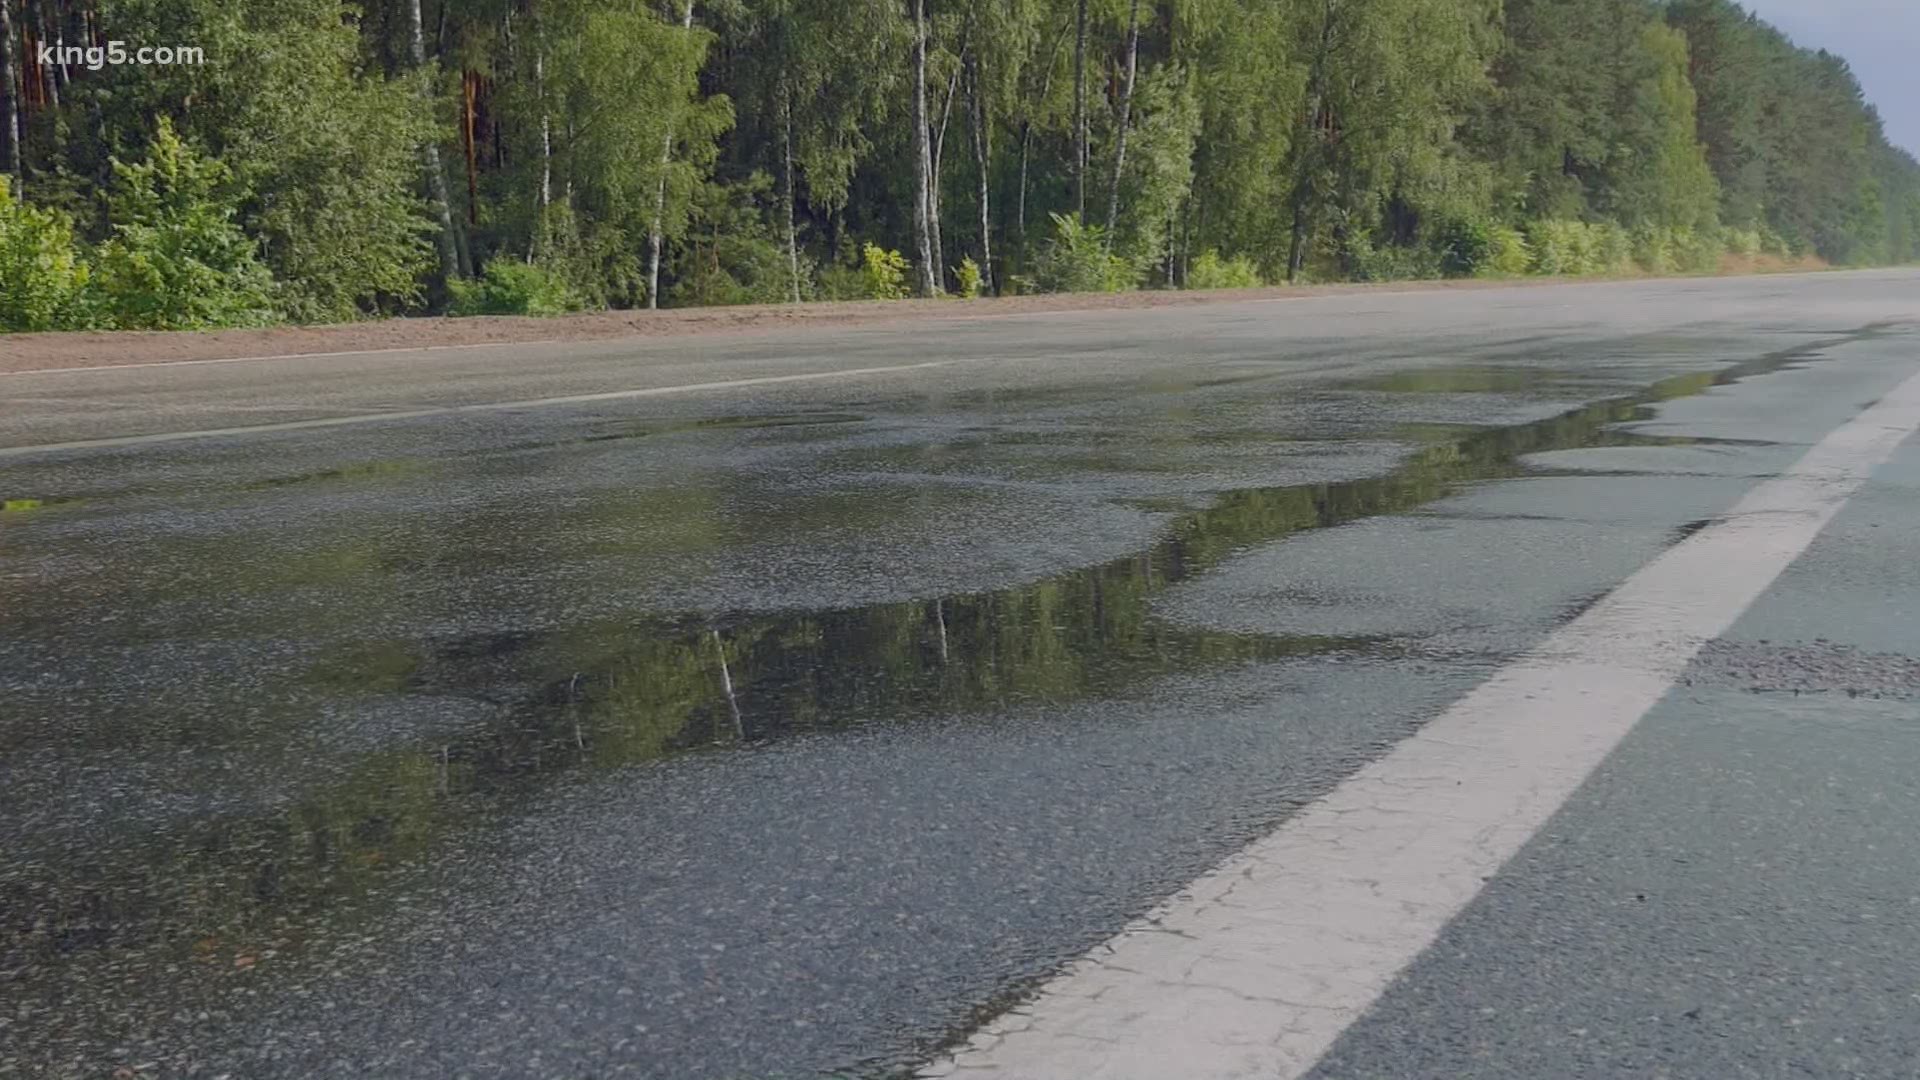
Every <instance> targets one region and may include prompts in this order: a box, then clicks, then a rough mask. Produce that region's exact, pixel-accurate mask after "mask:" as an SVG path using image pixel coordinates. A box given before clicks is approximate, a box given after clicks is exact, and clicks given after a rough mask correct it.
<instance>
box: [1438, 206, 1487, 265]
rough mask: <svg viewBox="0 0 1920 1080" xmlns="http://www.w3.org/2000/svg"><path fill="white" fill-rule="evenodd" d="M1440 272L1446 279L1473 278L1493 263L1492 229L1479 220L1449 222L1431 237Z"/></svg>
mask: <svg viewBox="0 0 1920 1080" xmlns="http://www.w3.org/2000/svg"><path fill="white" fill-rule="evenodd" d="M1433 243H1434V248H1435V250H1436V251H1437V252H1438V253H1439V255H1440V272H1441V273H1442V274H1444V275H1446V276H1447V277H1473V276H1475V275H1477V274H1482V273H1485V272H1486V271H1487V268H1488V267H1489V265H1490V264H1491V263H1492V262H1493V255H1494V247H1493V227H1492V226H1490V225H1488V224H1486V223H1484V222H1479V221H1462V220H1458V219H1456V220H1454V221H1449V222H1447V223H1446V225H1444V226H1442V227H1441V229H1440V230H1439V232H1438V233H1436V234H1435V236H1434V241H1433Z"/></svg>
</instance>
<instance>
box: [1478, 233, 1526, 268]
mask: <svg viewBox="0 0 1920 1080" xmlns="http://www.w3.org/2000/svg"><path fill="white" fill-rule="evenodd" d="M1487 247H1488V254H1487V262H1486V265H1485V267H1483V269H1482V272H1483V273H1486V274H1497V275H1499V276H1501V277H1519V276H1520V275H1522V274H1524V273H1526V272H1527V271H1528V270H1531V269H1532V268H1533V248H1531V247H1529V246H1528V245H1527V236H1526V234H1525V233H1523V232H1521V231H1520V230H1519V229H1515V228H1510V227H1508V226H1506V225H1495V226H1492V227H1491V228H1489V229H1488V230H1487Z"/></svg>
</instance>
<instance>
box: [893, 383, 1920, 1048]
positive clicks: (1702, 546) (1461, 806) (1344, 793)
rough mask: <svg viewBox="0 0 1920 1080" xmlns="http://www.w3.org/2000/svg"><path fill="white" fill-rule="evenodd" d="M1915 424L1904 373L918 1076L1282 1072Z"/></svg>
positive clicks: (1912, 387) (1919, 396)
mask: <svg viewBox="0 0 1920 1080" xmlns="http://www.w3.org/2000/svg"><path fill="white" fill-rule="evenodd" d="M1917 428H1920V375H1916V376H1914V377H1912V378H1909V379H1908V380H1907V381H1906V382H1904V383H1902V384H1901V386H1900V387H1899V389H1897V390H1895V391H1894V392H1893V393H1891V394H1889V395H1888V396H1887V397H1885V398H1882V399H1881V400H1880V401H1879V402H1878V403H1877V404H1875V405H1873V406H1872V407H1870V408H1868V409H1867V410H1866V411H1865V412H1863V413H1861V414H1860V415H1859V416H1858V417H1856V418H1854V419H1853V420H1851V421H1849V422H1848V423H1846V424H1845V425H1842V426H1841V427H1839V428H1837V429H1835V430H1834V431H1833V432H1831V433H1830V434H1828V435H1827V436H1826V438H1824V439H1823V440H1821V442H1820V443H1819V444H1818V445H1816V446H1815V447H1814V448H1813V449H1812V450H1810V451H1809V452H1808V453H1807V454H1806V456H1805V457H1803V458H1801V459H1800V460H1799V461H1798V462H1797V463H1796V464H1795V465H1794V466H1793V467H1792V468H1790V469H1788V470H1787V471H1786V472H1785V473H1783V474H1781V475H1780V476H1778V477H1775V478H1774V479H1771V480H1768V481H1766V482H1764V483H1762V484H1760V485H1759V486H1757V487H1755V488H1754V489H1753V490H1752V491H1750V492H1749V493H1748V494H1747V495H1746V497H1745V498H1743V499H1741V501H1740V502H1739V503H1738V504H1737V505H1736V506H1734V508H1733V509H1732V510H1731V511H1730V512H1729V513H1728V514H1727V516H1726V517H1725V518H1724V519H1722V520H1721V521H1720V522H1719V523H1717V524H1715V525H1711V526H1709V527H1708V528H1706V529H1703V530H1701V531H1700V532H1698V533H1696V534H1694V535H1693V536H1692V537H1690V538H1688V539H1687V540H1685V541H1683V542H1682V543H1680V544H1678V545H1676V546H1675V547H1673V548H1672V549H1670V550H1669V551H1667V552H1666V553H1665V554H1663V555H1662V556H1661V557H1660V558H1658V559H1656V560H1654V561H1653V562H1652V563H1649V564H1648V565H1647V566H1645V567H1644V568H1642V569H1641V570H1640V571H1639V572H1638V573H1636V574H1634V576H1633V577H1631V578H1629V579H1628V580H1627V581H1626V582H1625V583H1624V584H1622V585H1621V586H1620V587H1619V588H1618V589H1616V590H1614V591H1613V592H1612V593H1611V594H1609V595H1608V596H1607V597H1606V598H1605V599H1604V600H1602V601H1601V602H1600V603H1599V604H1597V605H1595V606H1594V607H1593V608H1591V609H1589V610H1588V611H1587V612H1586V613H1585V614H1584V615H1582V616H1580V617H1579V618H1578V619H1576V620H1574V621H1573V622H1571V623H1569V624H1568V625H1567V626H1565V627H1564V628H1562V629H1561V630H1560V631H1558V632H1557V633H1555V634H1553V635H1552V636H1551V637H1549V638H1548V639H1547V641H1546V642H1545V643H1544V644H1543V645H1541V646H1540V647H1539V648H1537V649H1534V650H1533V651H1531V652H1529V653H1528V654H1526V655H1525V656H1523V657H1521V658H1520V659H1518V660H1516V661H1515V662H1514V663H1513V664H1511V665H1509V666H1508V667H1506V668H1503V669H1502V670H1501V671H1500V672H1498V673H1497V674H1496V675H1495V676H1494V677H1493V678H1492V679H1490V680H1489V681H1487V682H1486V683H1485V684H1483V685H1482V686H1480V687H1479V688H1478V689H1476V690H1474V691H1473V692H1472V693H1470V694H1468V695H1467V696H1466V697H1465V698H1463V699H1461V700H1460V701H1459V702H1458V703H1456V704H1455V705H1454V706H1453V707H1452V708H1450V709H1448V710H1447V711H1446V712H1445V713H1443V714H1442V715H1441V716H1440V717H1439V718H1438V719H1436V720H1434V721H1432V722H1431V723H1429V724H1428V725H1427V726H1426V727H1425V728H1423V729H1421V731H1420V732H1419V733H1418V734H1416V735H1414V736H1413V737H1412V738H1410V739H1408V740H1406V741H1405V742H1403V743H1401V744H1400V745H1399V746H1398V747H1397V748H1395V749H1394V750H1393V751H1392V752H1391V753H1389V754H1388V755H1387V756H1386V757H1383V758H1381V759H1380V760H1378V761H1376V762H1374V763H1373V764H1371V765H1368V766H1366V767H1365V768H1363V769H1361V770H1360V771H1359V772H1358V773H1357V774H1355V775H1354V776H1353V777H1352V778H1351V779H1349V780H1347V781H1346V782H1344V783H1342V784H1341V785H1340V786H1339V787H1337V788H1336V789H1334V790H1333V791H1332V792H1331V793H1330V794H1328V795H1327V796H1326V797H1325V798H1323V799H1321V800H1319V801H1318V802H1315V803H1313V804H1311V805H1309V806H1307V807H1306V808H1305V809H1303V810H1302V811H1301V812H1300V813H1299V814H1298V815H1297V816H1295V817H1293V818H1291V819H1289V820H1288V821H1287V823H1286V824H1284V825H1282V826H1281V827H1280V828H1279V829H1278V830H1276V831H1275V832H1274V833H1272V834H1270V835H1269V836H1267V837H1266V838H1265V839H1262V840H1260V841H1257V842H1255V843H1254V844H1253V845H1252V846H1250V847H1248V848H1247V849H1246V850H1244V851H1242V852H1241V853H1240V854H1238V855H1236V856H1234V857H1233V858H1231V859H1229V860H1228V861H1227V862H1226V863H1225V864H1223V865H1222V866H1220V867H1219V868H1217V869H1215V870H1214V871H1212V872H1210V873H1208V874H1207V875H1205V876H1204V877H1202V878H1200V879H1199V880H1198V881H1196V882H1194V883H1193V884H1192V885H1191V886H1190V887H1189V888H1188V889H1187V890H1186V891H1185V892H1184V893H1182V894H1181V895H1180V896H1178V897H1176V898H1174V899H1173V900H1171V901H1169V902H1168V903H1167V904H1165V905H1163V906H1162V907H1161V908H1160V909H1158V910H1157V911H1155V912H1154V913H1153V914H1152V915H1150V916H1148V917H1147V918H1146V919H1144V920H1142V921H1141V922H1139V923H1137V924H1135V925H1134V926H1132V927H1130V928H1128V929H1127V930H1125V931H1123V932H1122V933H1120V934H1119V935H1118V936H1116V937H1114V938H1113V939H1111V940H1109V941H1108V942H1106V943H1105V944H1104V945H1102V946H1100V947H1098V948H1096V949H1094V950H1093V951H1092V952H1090V953H1088V954H1087V955H1086V956H1084V957H1082V958H1081V959H1079V960H1077V961H1075V962H1074V963H1073V964H1072V965H1071V966H1069V968H1068V969H1067V970H1066V971H1065V972H1064V973H1062V974H1061V975H1059V976H1057V977H1056V978H1054V979H1053V980H1052V981H1050V982H1048V983H1047V984H1046V985H1045V986H1044V987H1043V988H1042V990H1041V992H1040V994H1039V996H1038V997H1037V998H1036V999H1035V1000H1034V1001H1033V1002H1032V1003H1030V1004H1028V1005H1026V1006H1022V1007H1020V1008H1017V1009H1015V1010H1013V1012H1011V1013H1010V1014H1008V1015H1007V1016H1005V1017H1003V1018H1001V1019H1000V1020H999V1021H997V1022H995V1023H993V1024H991V1025H989V1026H988V1027H986V1028H985V1029H983V1030H982V1031H981V1032H979V1033H978V1034H977V1035H976V1036H975V1037H974V1038H973V1039H972V1040H971V1041H970V1042H969V1044H968V1045H967V1046H965V1047H963V1048H962V1049H961V1050H960V1051H959V1052H958V1054H957V1055H956V1056H952V1057H947V1058H944V1059H941V1060H939V1061H936V1062H934V1063H933V1064H931V1065H929V1066H927V1067H926V1068H925V1069H924V1070H922V1073H921V1075H923V1076H928V1077H935V1076H949V1075H955V1076H962V1077H983V1078H984V1077H996V1078H1007V1080H1171V1078H1174V1077H1178V1078H1180V1080H1237V1078H1243V1077H1244V1078H1249V1080H1251V1078H1254V1077H1258V1078H1260V1080H1293V1078H1297V1077H1299V1076H1301V1075H1302V1074H1304V1073H1306V1072H1307V1071H1308V1070H1310V1069H1311V1068H1312V1067H1313V1066H1314V1064H1315V1063H1316V1062H1317V1061H1319V1059H1320V1057H1321V1056H1322V1055H1323V1054H1325V1053H1326V1051H1327V1049H1328V1048H1329V1047H1331V1046H1332V1045H1333V1042H1334V1040H1335V1039H1336V1038H1338V1037H1339V1035H1340V1033H1341V1032H1342V1031H1344V1030H1346V1028H1347V1027H1348V1026H1349V1025H1350V1024H1352V1023H1353V1022H1354V1021H1355V1020H1357V1019H1358V1018H1359V1017H1360V1016H1361V1014H1362V1013H1363V1012H1364V1011H1365V1010H1366V1009H1367V1008H1368V1006H1370V1005H1371V1004H1372V1003H1373V1002H1374V1000H1375V999H1376V998H1378V997H1379V996H1380V994H1381V993H1382V992H1383V991H1384V990H1385V989H1386V988H1387V986H1388V984H1389V983H1391V982H1392V980H1393V978H1394V977H1395V975H1396V974H1398V973H1399V972H1400V971H1401V970H1402V969H1404V968H1405V967H1406V966H1407V965H1408V964H1409V963H1411V962H1412V961H1413V959H1414V958H1415V957H1416V956H1418V955H1419V954H1420V952H1421V951H1422V950H1424V949H1425V948H1426V947H1427V946H1428V945H1430V944H1431V943H1432V942H1433V940H1434V939H1435V938H1436V937H1437V936H1438V935H1439V933H1440V931H1441V930H1442V929H1443V928H1444V927H1445V926H1446V924H1447V923H1448V922H1449V921H1451V920H1452V918H1453V917H1454V916H1455V915H1456V914H1458V913H1459V911H1460V910H1461V908H1463V907H1464V906H1466V904H1467V902H1468V901H1470V900H1472V899H1473V897H1474V896H1475V895H1476V894H1478V893H1479V892H1480V889H1481V888H1482V886H1483V884H1484V883H1485V881H1486V879H1487V878H1488V877H1490V876H1492V875H1493V874H1494V873H1495V872H1496V871H1498V870H1499V869H1500V867H1501V866H1502V865H1503V864H1504V863H1505V862H1506V861H1507V860H1508V858H1510V857H1511V856H1512V855H1513V854H1514V853H1515V852H1516V851H1518V850H1519V849H1520V847H1521V845H1523V844H1524V843H1526V841H1527V840H1528V839H1529V838H1531V837H1532V836H1533V834H1534V833H1535V832H1536V831H1538V830H1539V828H1540V827H1541V826H1542V825H1543V824H1545V823H1546V820H1547V818H1548V817H1549V816H1550V815H1552V814H1553V812H1554V811H1555V810H1556V809H1558V808H1559V807H1560V805H1561V804H1562V803H1563V802H1565V801H1566V799H1567V798H1568V797H1569V796H1570V795H1572V794H1573V792H1574V789H1575V788H1576V787H1578V786H1579V785H1580V783H1581V782H1582V781H1583V780H1585V778H1586V777H1587V775H1588V774H1589V773H1590V772H1592V770H1593V769H1594V768H1595V767H1596V766H1597V765H1599V763H1600V761H1601V760H1602V759H1603V758H1604V757H1605V756H1606V755H1607V753H1608V752H1609V751H1611V750H1612V749H1613V748H1614V746H1615V745H1617V744H1618V743H1619V742H1620V740H1621V739H1622V738H1624V737H1625V736H1626V734H1627V732H1628V731H1630V730H1632V728H1633V726H1634V725H1635V724H1636V723H1638V722H1639V720H1640V717H1641V716H1642V715H1644V714H1645V713H1646V712H1647V710H1648V709H1650V708H1652V707H1653V706H1654V705H1655V704H1656V703H1657V702H1659V701H1660V699H1661V698H1662V697H1664V696H1665V695H1666V693H1667V691H1668V690H1669V689H1670V688H1671V687H1672V686H1673V684H1674V682H1675V681H1676V680H1677V679H1678V678H1679V676H1680V674H1681V673H1682V671H1683V670H1684V669H1685V668H1686V666H1687V664H1688V662H1689V661H1690V660H1691V659H1692V658H1693V656H1694V654H1695V653H1696V652H1698V651H1699V649H1700V648H1701V646H1703V645H1705V644H1706V643H1707V642H1709V641H1711V640H1713V639H1714V638H1716V637H1718V636H1719V635H1721V634H1722V633H1725V632H1726V630H1727V628H1728V627H1729V626H1731V625H1732V623H1733V621H1734V620H1735V619H1736V618H1738V617H1739V615H1740V613H1741V612H1742V611H1744V610H1745V609H1746V608H1747V606H1748V605H1749V604H1751V603H1752V602H1753V601H1754V600H1755V599H1756V598H1758V597H1759V596H1760V595H1761V594H1762V593H1763V592H1765V591H1766V589H1767V588H1768V586H1770V585H1771V584H1772V583H1773V580H1774V579H1775V578H1776V577H1777V576H1779V574H1780V573H1781V571H1783V570H1784V569H1786V567H1787V566H1788V565H1789V564H1790V563H1792V562H1793V560H1794V559H1796V558H1798V557H1799V556H1800V553H1801V552H1803V551H1805V550H1806V548H1807V545H1809V544H1811V543H1812V542H1813V539H1814V537H1815V536H1817V535H1818V534H1819V533H1820V530H1821V529H1823V528H1825V526H1826V524H1827V522H1829V521H1830V520H1832V518H1833V516H1834V515H1835V514H1836V513H1838V512H1839V510H1840V508H1841V506H1842V505H1843V504H1844V503H1845V502H1846V500H1847V499H1848V498H1849V497H1850V496H1851V495H1852V494H1853V493H1854V492H1855V491H1857V490H1859V488H1860V486H1861V484H1863V483H1864V482H1865V481H1866V479H1867V477H1868V476H1869V475H1870V474H1871V473H1872V471H1873V469H1874V468H1875V467H1876V466H1878V465H1880V464H1881V463H1883V462H1885V461H1886V460H1887V459H1888V458H1890V457H1891V456H1892V455H1893V453H1894V451H1895V450H1896V449H1897V448H1898V447H1899V445H1900V443H1901V442H1902V441H1904V440H1905V439H1906V438H1908V437H1909V436H1910V435H1912V434H1913V432H1914V431H1915V430H1916V429H1917Z"/></svg>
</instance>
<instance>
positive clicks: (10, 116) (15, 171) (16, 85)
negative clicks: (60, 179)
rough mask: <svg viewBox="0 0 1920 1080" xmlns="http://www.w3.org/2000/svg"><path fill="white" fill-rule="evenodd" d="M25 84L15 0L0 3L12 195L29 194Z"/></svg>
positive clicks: (5, 163)
mask: <svg viewBox="0 0 1920 1080" xmlns="http://www.w3.org/2000/svg"><path fill="white" fill-rule="evenodd" d="M25 84H26V80H24V79H21V78H19V67H18V66H17V65H16V64H15V63H14V58H13V0H0V129H4V130H3V131H0V174H11V175H12V177H13V194H14V197H15V198H19V197H20V196H21V194H22V193H23V192H24V191H25V190H26V180H27V167H26V164H25V163H24V162H22V161H21V160H20V98H21V93H22V90H23V88H24V87H25Z"/></svg>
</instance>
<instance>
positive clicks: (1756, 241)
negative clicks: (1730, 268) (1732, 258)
mask: <svg viewBox="0 0 1920 1080" xmlns="http://www.w3.org/2000/svg"><path fill="white" fill-rule="evenodd" d="M1722 235H1724V236H1725V237H1726V241H1727V254H1729V255H1738V256H1740V257H1741V258H1744V259H1751V258H1753V257H1754V256H1756V255H1758V254H1760V246H1761V243H1762V241H1761V238H1760V230H1759V229H1728V230H1726V231H1725V233H1723V234H1722Z"/></svg>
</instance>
